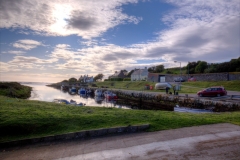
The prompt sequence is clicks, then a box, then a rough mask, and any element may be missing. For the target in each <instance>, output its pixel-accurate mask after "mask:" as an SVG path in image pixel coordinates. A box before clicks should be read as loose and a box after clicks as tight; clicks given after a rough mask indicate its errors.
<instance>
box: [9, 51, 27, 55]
mask: <svg viewBox="0 0 240 160" xmlns="http://www.w3.org/2000/svg"><path fill="white" fill-rule="evenodd" d="M6 53H10V54H16V55H21V54H24V53H26V52H23V51H8V52H6Z"/></svg>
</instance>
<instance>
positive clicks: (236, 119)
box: [0, 96, 240, 142]
mask: <svg viewBox="0 0 240 160" xmlns="http://www.w3.org/2000/svg"><path fill="white" fill-rule="evenodd" d="M0 102H1V106H0V130H1V132H0V142H5V141H11V140H17V139H24V138H33V137H41V136H46V135H56V134H62V133H68V132H74V131H81V130H87V129H98V128H107V127H114V126H129V125H136V124H146V123H148V124H150V128H149V129H148V131H159V130H166V129H173V128H181V127H187V126H197V125H204V124H214V123H222V122H227V123H233V124H237V125H240V112H231V113H204V114H203V113H201V114H194V113H178V112H168V111H159V110H157V111H156V110H127V109H117V108H104V107H103V108H101V107H87V106H85V107H75V106H70V105H64V104H56V103H51V102H41V101H30V100H23V99H16V98H9V97H5V96H0Z"/></svg>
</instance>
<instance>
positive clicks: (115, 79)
mask: <svg viewBox="0 0 240 160" xmlns="http://www.w3.org/2000/svg"><path fill="white" fill-rule="evenodd" d="M111 81H123V78H111Z"/></svg>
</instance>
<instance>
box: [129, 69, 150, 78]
mask: <svg viewBox="0 0 240 160" xmlns="http://www.w3.org/2000/svg"><path fill="white" fill-rule="evenodd" d="M147 79H148V70H147V67H145V68H144V69H135V70H134V72H133V73H132V74H131V81H142V80H144V81H147Z"/></svg>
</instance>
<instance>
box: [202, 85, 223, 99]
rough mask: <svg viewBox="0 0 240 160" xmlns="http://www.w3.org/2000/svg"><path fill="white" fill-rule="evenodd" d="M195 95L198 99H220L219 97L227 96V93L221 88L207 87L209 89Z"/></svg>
mask: <svg viewBox="0 0 240 160" xmlns="http://www.w3.org/2000/svg"><path fill="white" fill-rule="evenodd" d="M197 95H198V96H199V97H203V96H217V97H220V96H225V95H227V91H226V90H225V88H224V87H222V86H215V87H209V88H206V89H204V90H201V91H199V92H197Z"/></svg>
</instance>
